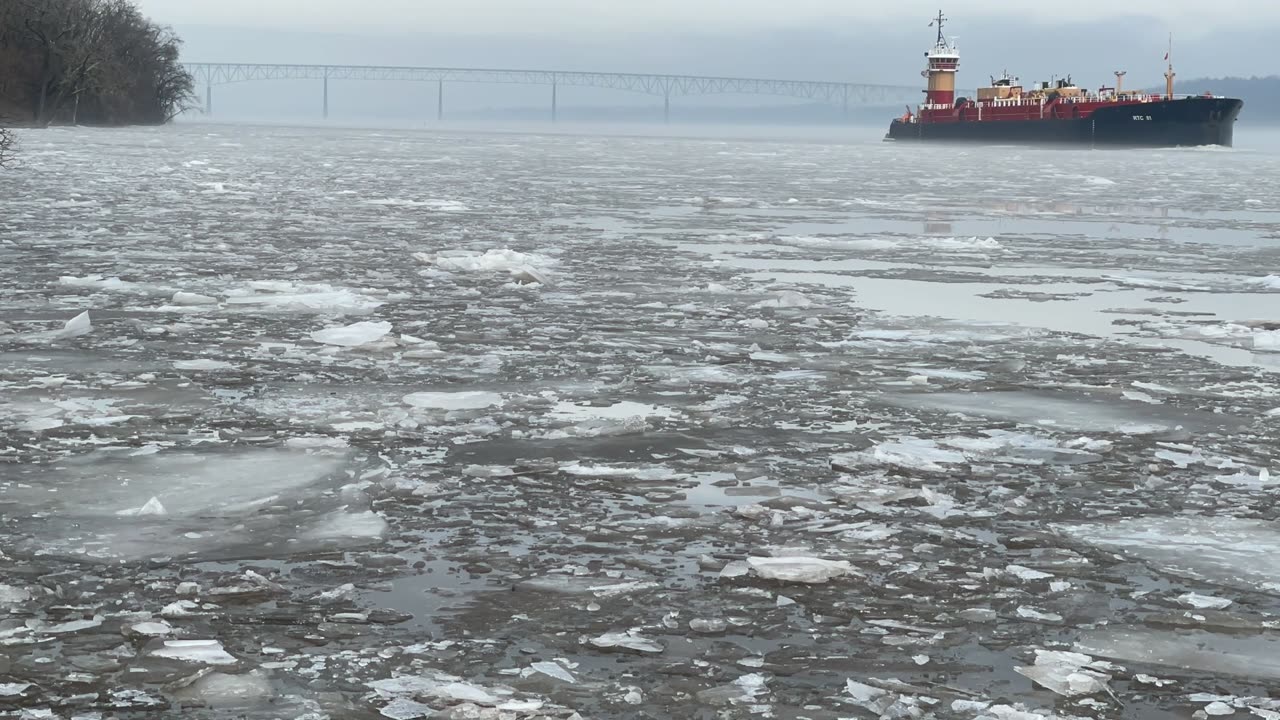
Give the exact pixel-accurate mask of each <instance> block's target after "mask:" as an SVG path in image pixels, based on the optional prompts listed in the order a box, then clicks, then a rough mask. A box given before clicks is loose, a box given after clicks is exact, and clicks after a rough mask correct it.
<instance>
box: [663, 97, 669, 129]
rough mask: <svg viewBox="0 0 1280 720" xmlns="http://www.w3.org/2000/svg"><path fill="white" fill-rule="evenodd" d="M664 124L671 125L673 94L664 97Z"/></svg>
mask: <svg viewBox="0 0 1280 720" xmlns="http://www.w3.org/2000/svg"><path fill="white" fill-rule="evenodd" d="M662 122H664V123H666V124H667V125H670V124H671V93H667V94H666V95H663V96H662Z"/></svg>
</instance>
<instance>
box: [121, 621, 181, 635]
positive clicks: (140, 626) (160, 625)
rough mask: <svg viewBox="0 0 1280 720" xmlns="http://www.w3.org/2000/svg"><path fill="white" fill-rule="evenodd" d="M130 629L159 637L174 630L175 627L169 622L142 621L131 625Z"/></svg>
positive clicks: (140, 633)
mask: <svg viewBox="0 0 1280 720" xmlns="http://www.w3.org/2000/svg"><path fill="white" fill-rule="evenodd" d="M129 630H130V631H131V632H133V633H135V634H137V635H145V636H148V637H159V636H162V635H168V634H169V633H171V632H173V627H172V626H170V625H169V623H167V622H140V623H134V624H133V625H130V626H129Z"/></svg>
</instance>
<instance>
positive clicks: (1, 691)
mask: <svg viewBox="0 0 1280 720" xmlns="http://www.w3.org/2000/svg"><path fill="white" fill-rule="evenodd" d="M31 687H35V686H34V685H32V684H31V683H0V697H13V696H14V695H21V694H22V693H24V692H26V691H27V688H31Z"/></svg>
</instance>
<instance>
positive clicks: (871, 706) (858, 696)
mask: <svg viewBox="0 0 1280 720" xmlns="http://www.w3.org/2000/svg"><path fill="white" fill-rule="evenodd" d="M845 692H847V693H849V695H850V697H852V698H853V702H854V704H855V705H858V706H860V707H862V708H865V709H867V710H869V711H871V712H872V713H874V714H876V715H883V714H884V713H885V711H887V710H888V709H889V708H890V707H892V706H893V704H894V702H895V698H894V696H893V695H891V694H890V693H889V691H887V690H881V689H880V688H878V687H872V686H870V685H865V684H863V683H860V682H856V681H854V680H846V681H845Z"/></svg>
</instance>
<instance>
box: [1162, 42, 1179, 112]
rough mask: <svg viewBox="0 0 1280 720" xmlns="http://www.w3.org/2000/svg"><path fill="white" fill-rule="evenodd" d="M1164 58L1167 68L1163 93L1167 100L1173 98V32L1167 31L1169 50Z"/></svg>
mask: <svg viewBox="0 0 1280 720" xmlns="http://www.w3.org/2000/svg"><path fill="white" fill-rule="evenodd" d="M1164 59H1165V60H1167V61H1168V62H1169V69H1167V70H1165V71H1164V94H1165V97H1166V98H1167V99H1169V100H1172V99H1173V78H1174V76H1175V75H1176V74H1177V73H1175V72H1174V71H1173V33H1169V50H1168V52H1166V53H1165V54H1164Z"/></svg>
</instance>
